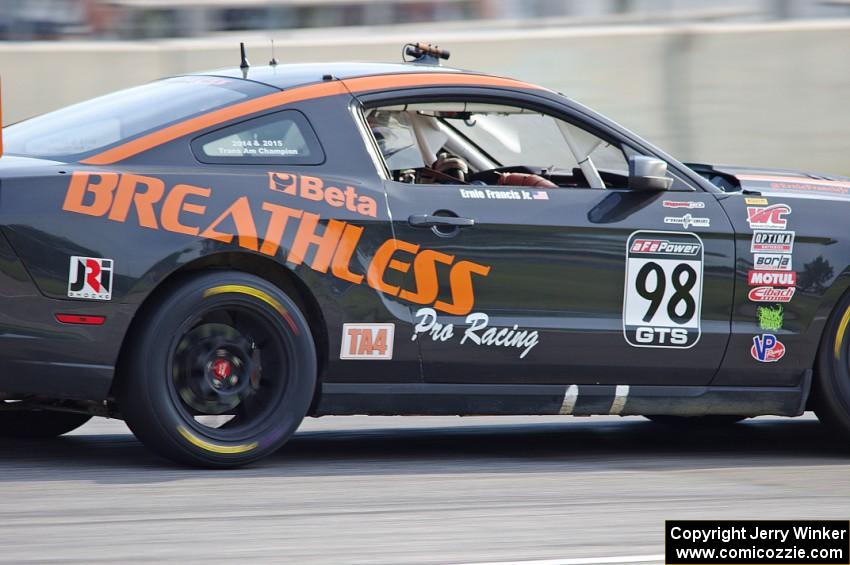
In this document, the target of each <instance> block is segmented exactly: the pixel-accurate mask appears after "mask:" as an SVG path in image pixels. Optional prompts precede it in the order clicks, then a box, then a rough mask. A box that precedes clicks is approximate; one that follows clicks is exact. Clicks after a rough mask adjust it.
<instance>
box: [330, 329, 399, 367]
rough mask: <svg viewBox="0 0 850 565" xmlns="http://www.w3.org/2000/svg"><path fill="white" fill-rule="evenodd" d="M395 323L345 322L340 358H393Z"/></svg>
mask: <svg viewBox="0 0 850 565" xmlns="http://www.w3.org/2000/svg"><path fill="white" fill-rule="evenodd" d="M394 338H395V324H343V325H342V347H341V349H340V351H339V358H340V359H365V360H374V361H380V360H389V359H392V358H393V339H394Z"/></svg>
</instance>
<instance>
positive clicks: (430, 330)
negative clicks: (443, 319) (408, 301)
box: [410, 308, 540, 359]
mask: <svg viewBox="0 0 850 565" xmlns="http://www.w3.org/2000/svg"><path fill="white" fill-rule="evenodd" d="M416 318H417V322H416V325H415V326H414V328H413V336H412V337H411V338H410V339H411V340H412V341H416V339H417V338H418V337H419V336H420V335H427V336H429V337H430V338H431V339H432V340H434V341H448V340H450V339H453V338H454V337H455V326H454V324H443V323H440V322H438V321H437V312H435V311H434V310H433V309H432V308H420V309H419V310H417V311H416ZM465 323H466V324H468V327H467V328H465V329H464V331H463V335H462V336H461V338H460V344H461V345H464V344H465V343H466V342H467V341H468V342H469V343H471V344H473V345H491V346H495V347H513V348H516V349H521V350H522V351H521V352H520V354H519V358H520V359H524V358H525V356H526V355H528V354H529V352H531V350H532V349H534V347H535V346H536V345H537V344H538V343H539V341H540V338H539V335H538V333H537V330H531V331H529V330H525V329H522V328H520V327H519V326H518V325H517V324H514V325H513V326H512V327H495V326H493V327H490V316H488V315H487V314H485V313H483V312H473V313H472V314H469V315H468V316H467V317H466V320H465Z"/></svg>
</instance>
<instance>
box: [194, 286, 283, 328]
mask: <svg viewBox="0 0 850 565" xmlns="http://www.w3.org/2000/svg"><path fill="white" fill-rule="evenodd" d="M228 292H235V293H238V294H247V295H248V296H253V297H254V298H258V299H260V300H262V301H263V302H265V303H266V304H268V305H269V306H271V307H272V308H274V309H275V310H276V311H277V313H278V314H280V315H281V317H283V319H284V320H286V322H287V323H288V324H289V327H290V328H292V331H293V332H295V333H296V334H297V333H298V326H296V325H295V321H294V320H293V319H292V316H290V315H289V312H287V311H286V308H284V307H283V305H282V304H281V303H280V302H278V301H277V300H275V298H274V297H273V296H271V295H270V294H269V293H267V292H264V291H262V290H260V289H258V288H252V287H250V286H245V285H242V284H223V285H221V286H214V287H212V288H208V289H206V290H205V291H204V298H209V297H210V296H215V295H217V294H227V293H228Z"/></svg>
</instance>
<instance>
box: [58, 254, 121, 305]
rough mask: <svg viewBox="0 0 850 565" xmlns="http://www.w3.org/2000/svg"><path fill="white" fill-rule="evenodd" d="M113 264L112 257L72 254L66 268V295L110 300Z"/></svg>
mask: <svg viewBox="0 0 850 565" xmlns="http://www.w3.org/2000/svg"><path fill="white" fill-rule="evenodd" d="M113 265H114V263H113V261H112V259H99V258H96V257H78V256H76V255H74V256H72V257H71V266H70V268H69V269H68V296H69V297H70V298H88V299H89V300H111V299H112V271H113Z"/></svg>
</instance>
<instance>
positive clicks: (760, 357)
mask: <svg viewBox="0 0 850 565" xmlns="http://www.w3.org/2000/svg"><path fill="white" fill-rule="evenodd" d="M750 355H752V357H753V359H755V360H756V361H758V362H759V363H775V362H777V361H779V360H780V359H782V358H783V357H785V345H784V344H783V343H782V342H781V341H779V340H778V339H776V336H775V335H773V334H761V335H757V336H753V346H752V347H751V348H750Z"/></svg>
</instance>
